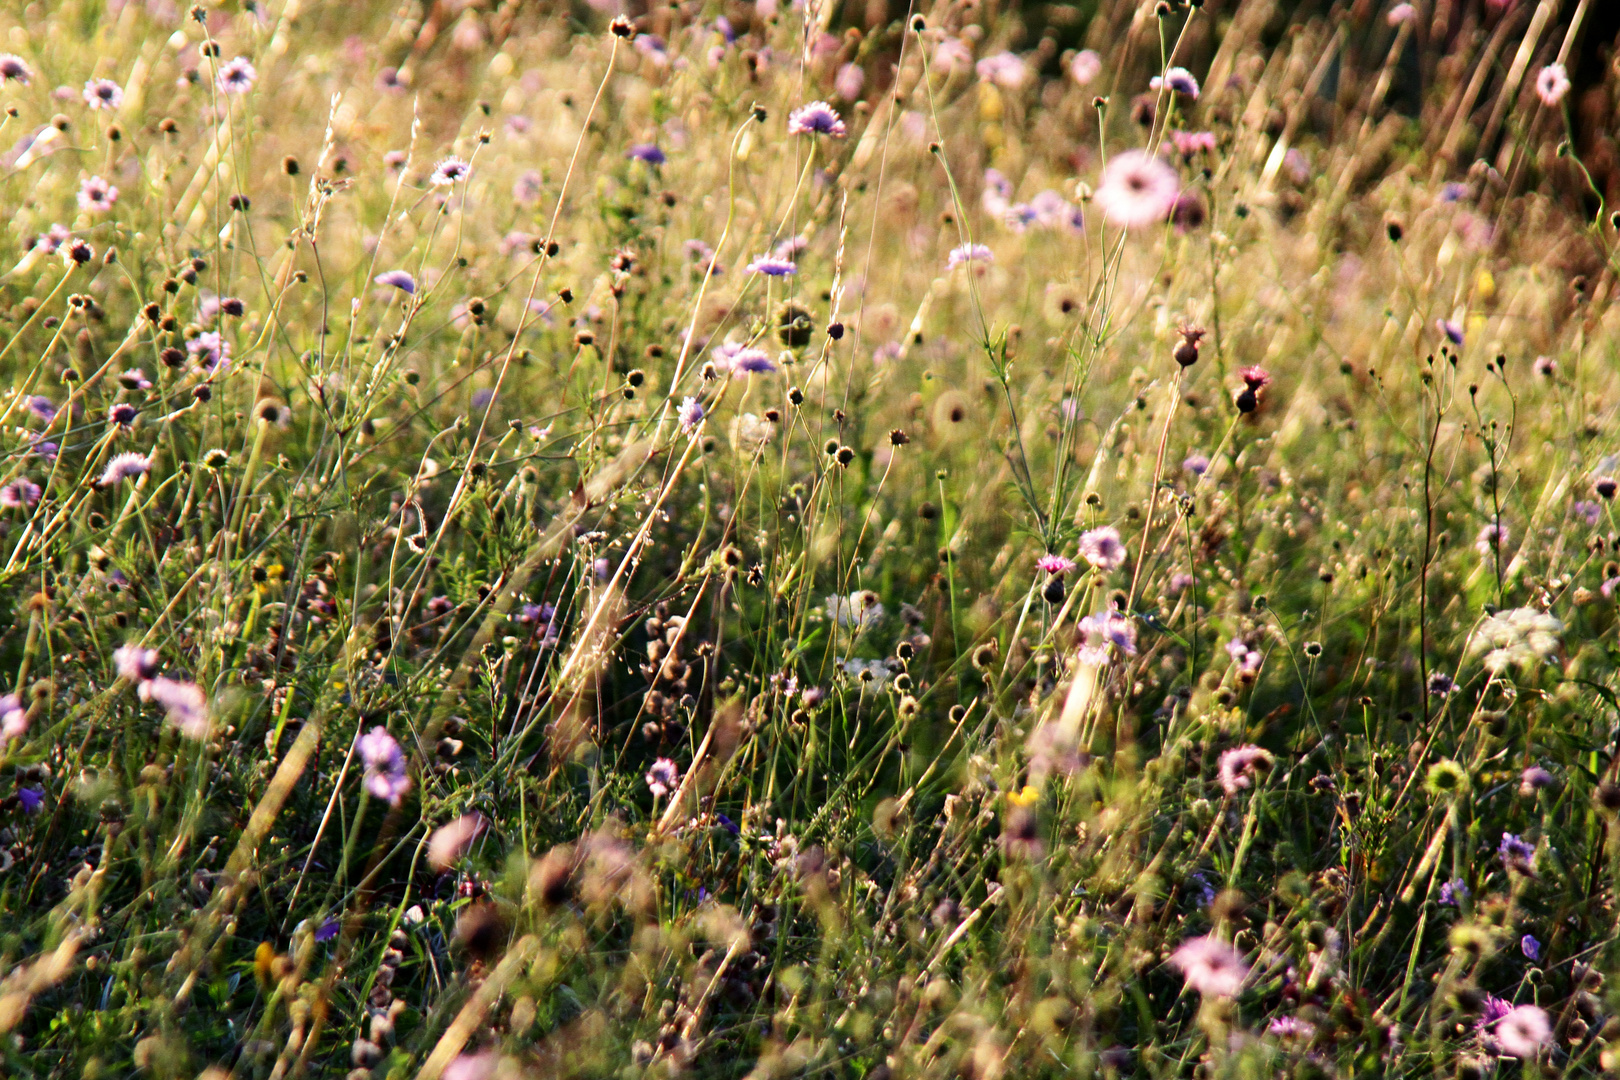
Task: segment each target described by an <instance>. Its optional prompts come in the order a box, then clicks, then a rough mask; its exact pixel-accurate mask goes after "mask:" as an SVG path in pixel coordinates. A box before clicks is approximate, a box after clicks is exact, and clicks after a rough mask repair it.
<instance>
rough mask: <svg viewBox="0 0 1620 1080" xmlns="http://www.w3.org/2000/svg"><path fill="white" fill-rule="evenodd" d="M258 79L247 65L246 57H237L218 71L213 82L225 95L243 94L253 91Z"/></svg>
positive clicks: (251, 67)
mask: <svg viewBox="0 0 1620 1080" xmlns="http://www.w3.org/2000/svg"><path fill="white" fill-rule="evenodd" d="M258 77H259V73H258V72H257V71H255V70H254V68H253V65H252V64H250V63H248V60H247V57H245V56H238V57H237V58H236V59H234V60H231V61H230V62H228V63H227V64H226V65H225V66H224V67H222V68H220V69H219V77H218V78H217V79H215V82H216V84H217V85H218V86H219V88H220V89H221V90H223V91H224V92H225V93H227V94H245V93H247V92H248V91H249V90H251V89H253V83H254V81H255V80H257V79H258Z"/></svg>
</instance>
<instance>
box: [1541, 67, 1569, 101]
mask: <svg viewBox="0 0 1620 1080" xmlns="http://www.w3.org/2000/svg"><path fill="white" fill-rule="evenodd" d="M1567 93H1569V73H1568V72H1567V71H1565V70H1564V65H1563V64H1548V65H1547V66H1546V67H1544V68H1542V69H1541V72H1540V74H1538V75H1537V76H1536V96H1537V97H1539V98H1540V99H1541V103H1542V104H1543V105H1545V106H1547V108H1549V109H1552V108H1556V107H1557V106H1558V103H1559V102H1561V101H1563V100H1564V95H1565V94H1567Z"/></svg>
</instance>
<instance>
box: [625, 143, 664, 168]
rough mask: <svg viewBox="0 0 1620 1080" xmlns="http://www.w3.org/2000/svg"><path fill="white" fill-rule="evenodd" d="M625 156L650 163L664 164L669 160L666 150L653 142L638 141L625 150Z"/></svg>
mask: <svg viewBox="0 0 1620 1080" xmlns="http://www.w3.org/2000/svg"><path fill="white" fill-rule="evenodd" d="M625 157H628V158H633V159H635V160H636V161H640V162H644V163H645V164H648V165H662V164H663V163H664V162H666V161H668V160H669V158H668V157H666V156H665V154H664V152H663V151H662V150H660V149H658V147H657V146H654V145H653V144H652V143H637V144H636V145H634V146H632V147H631V148H630V149H629V150H627V151H625Z"/></svg>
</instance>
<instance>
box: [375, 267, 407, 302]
mask: <svg viewBox="0 0 1620 1080" xmlns="http://www.w3.org/2000/svg"><path fill="white" fill-rule="evenodd" d="M372 280H373V281H375V282H376V283H377V284H379V285H392V286H393V287H394V288H396V289H398V290H399V291H400V292H402V293H405V294H407V295H409V296H415V295H416V279H415V278H413V277H412V276H411V275H410V272H409V271H407V270H384V271H383V272H382V273H380V274H378V275H377V276H376V277H375V278H373V279H372Z"/></svg>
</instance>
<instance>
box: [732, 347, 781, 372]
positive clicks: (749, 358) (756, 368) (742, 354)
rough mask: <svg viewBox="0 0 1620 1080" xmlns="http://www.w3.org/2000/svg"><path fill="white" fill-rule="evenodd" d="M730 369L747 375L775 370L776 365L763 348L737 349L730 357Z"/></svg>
mask: <svg viewBox="0 0 1620 1080" xmlns="http://www.w3.org/2000/svg"><path fill="white" fill-rule="evenodd" d="M731 370H732V371H734V372H738V371H740V372H742V373H744V374H747V375H763V374H766V373H767V372H771V371H775V370H776V365H775V364H773V363H771V358H770V357H769V356H768V355H766V352H765V350H764V349H739V350H738V351H737V352H736V353H735V354H734V355H733V356H732V357H731Z"/></svg>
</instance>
